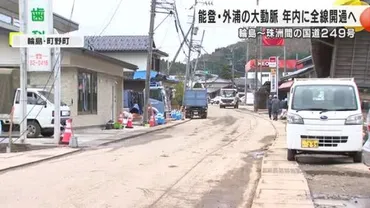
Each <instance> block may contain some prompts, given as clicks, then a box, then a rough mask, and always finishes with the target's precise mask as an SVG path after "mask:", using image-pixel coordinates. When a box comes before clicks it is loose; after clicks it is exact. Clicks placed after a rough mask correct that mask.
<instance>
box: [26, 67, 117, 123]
mask: <svg viewBox="0 0 370 208" xmlns="http://www.w3.org/2000/svg"><path fill="white" fill-rule="evenodd" d="M77 73H78V69H77V68H74V67H71V68H63V69H62V86H61V88H62V101H63V102H65V103H66V104H67V105H69V107H70V108H71V115H72V119H73V126H74V127H88V126H98V125H99V126H100V125H104V124H105V123H106V122H107V121H108V120H110V119H111V117H112V106H113V102H112V86H115V88H116V92H115V106H116V108H115V112H114V120H117V117H118V114H119V112H120V111H121V109H122V105H123V100H122V96H123V95H122V94H123V89H122V83H123V81H122V78H121V77H117V76H112V75H107V74H103V73H98V77H97V78H98V99H97V100H98V103H97V104H98V112H97V114H88V115H79V114H78V79H77ZM49 75H50V73H48V72H32V73H29V78H30V85H31V86H34V87H44V86H45V85H47V86H48V88H47V89H50V87H51V85H52V81H49V83H48V84H47V80H48V78H49Z"/></svg>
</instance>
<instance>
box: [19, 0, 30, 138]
mask: <svg viewBox="0 0 370 208" xmlns="http://www.w3.org/2000/svg"><path fill="white" fill-rule="evenodd" d="M27 16H28V15H27V0H19V22H20V27H19V30H20V32H21V33H22V34H27V23H26V22H27ZM20 55H21V64H20V67H19V70H20V79H19V81H20V88H21V91H20V99H19V104H20V105H21V118H22V120H23V121H22V123H21V124H20V135H21V138H20V140H21V142H22V143H25V142H26V139H27V133H28V131H27V118H26V117H27V49H26V48H20Z"/></svg>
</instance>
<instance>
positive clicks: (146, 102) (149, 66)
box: [143, 0, 157, 124]
mask: <svg viewBox="0 0 370 208" xmlns="http://www.w3.org/2000/svg"><path fill="white" fill-rule="evenodd" d="M151 4H152V5H151V9H150V24H149V46H148V60H147V65H146V76H145V96H144V118H143V123H144V124H147V123H148V120H149V118H148V108H149V95H150V94H149V90H150V72H151V70H152V62H153V38H154V20H155V7H156V4H157V1H156V0H152V3H151Z"/></svg>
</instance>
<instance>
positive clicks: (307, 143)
mask: <svg viewBox="0 0 370 208" xmlns="http://www.w3.org/2000/svg"><path fill="white" fill-rule="evenodd" d="M318 147H319V140H313V139H302V148H318Z"/></svg>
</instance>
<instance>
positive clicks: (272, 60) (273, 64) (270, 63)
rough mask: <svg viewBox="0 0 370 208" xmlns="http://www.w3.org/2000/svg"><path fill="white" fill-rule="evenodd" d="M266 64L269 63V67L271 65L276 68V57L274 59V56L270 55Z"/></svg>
mask: <svg viewBox="0 0 370 208" xmlns="http://www.w3.org/2000/svg"><path fill="white" fill-rule="evenodd" d="M268 65H269V67H272V68H276V67H277V59H276V56H271V57H270V58H269V63H268Z"/></svg>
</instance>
